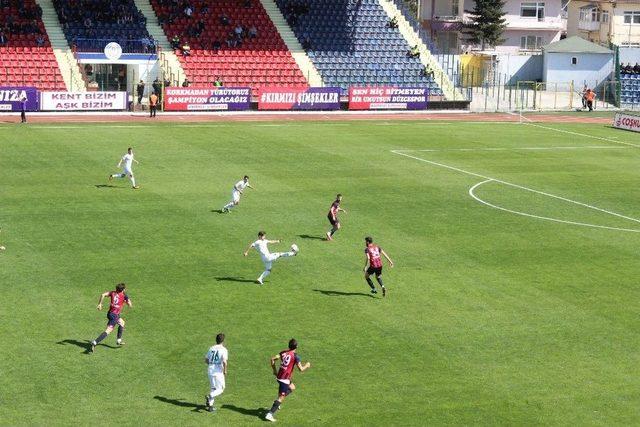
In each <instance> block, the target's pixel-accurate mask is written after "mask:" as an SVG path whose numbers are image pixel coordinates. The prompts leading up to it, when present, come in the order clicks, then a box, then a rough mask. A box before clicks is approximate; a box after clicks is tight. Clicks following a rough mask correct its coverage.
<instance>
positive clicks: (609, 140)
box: [525, 123, 640, 148]
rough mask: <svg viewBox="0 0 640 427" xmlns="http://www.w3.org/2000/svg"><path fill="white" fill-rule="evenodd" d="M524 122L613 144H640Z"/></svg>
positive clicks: (632, 145)
mask: <svg viewBox="0 0 640 427" xmlns="http://www.w3.org/2000/svg"><path fill="white" fill-rule="evenodd" d="M525 124H526V125H527V126H533V127H537V128H540V129H546V130H552V131H554V132H560V133H566V134H568V135H575V136H581V137H584V138H591V139H598V140H600V141H607V142H613V143H614V144H622V145H628V146H630V147H636V148H640V145H638V144H632V143H630V142H624V141H616V140H615V139H611V138H605V137H602V136H595V135H588V134H586V133H580V132H573V131H570V130H563V129H556V128H552V127H549V126H542V125H538V124H535V123H525Z"/></svg>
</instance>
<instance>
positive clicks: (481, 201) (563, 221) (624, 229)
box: [469, 179, 640, 233]
mask: <svg viewBox="0 0 640 427" xmlns="http://www.w3.org/2000/svg"><path fill="white" fill-rule="evenodd" d="M488 182H495V181H494V180H493V179H487V180H485V181H482V182H479V183H477V184H476V185H474V186H473V187H471V188H470V189H469V195H470V196H471V197H473V198H474V199H475V200H476V201H478V202H480V203H482V204H483V205H486V206H489V207H492V208H494V209H498V210H501V211H504V212H509V213H512V214H516V215H522V216H526V217H529V218H536V219H542V220H545V221H553V222H560V223H563V224H571V225H579V226H582V227H592V228H603V229H605V230H616V231H628V232H631V233H640V229H631V228H618V227H607V226H605V225H596V224H587V223H584V222H576V221H565V220H563V219H557V218H550V217H546V216H539V215H533V214H528V213H525V212H519V211H514V210H511V209H507V208H503V207H501V206H496V205H494V204H491V203H489V202H486V201H484V200H482V199H481V198H480V197H478V196H476V195H475V193H474V191H475V190H476V189H477V188H478V187H480V186H481V185H482V184H486V183H488Z"/></svg>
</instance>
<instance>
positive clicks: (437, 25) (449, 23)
mask: <svg viewBox="0 0 640 427" xmlns="http://www.w3.org/2000/svg"><path fill="white" fill-rule="evenodd" d="M462 23H463V21H462V16H457V15H439V16H434V17H433V21H431V29H432V30H433V31H460V30H462Z"/></svg>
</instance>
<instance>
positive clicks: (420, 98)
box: [349, 86, 429, 110]
mask: <svg viewBox="0 0 640 427" xmlns="http://www.w3.org/2000/svg"><path fill="white" fill-rule="evenodd" d="M428 97H429V90H428V89H427V88H426V87H393V86H377V87H352V88H349V110H425V109H426V108H427V98H428Z"/></svg>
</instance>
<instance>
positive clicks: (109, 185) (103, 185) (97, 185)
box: [96, 184, 124, 188]
mask: <svg viewBox="0 0 640 427" xmlns="http://www.w3.org/2000/svg"><path fill="white" fill-rule="evenodd" d="M96 188H124V187H119V186H117V185H111V184H96Z"/></svg>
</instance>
